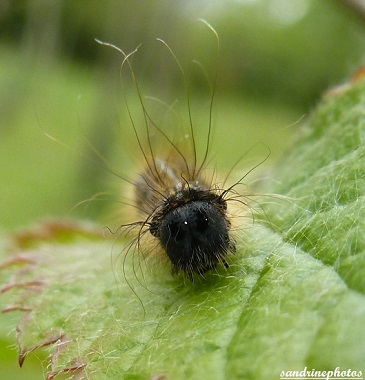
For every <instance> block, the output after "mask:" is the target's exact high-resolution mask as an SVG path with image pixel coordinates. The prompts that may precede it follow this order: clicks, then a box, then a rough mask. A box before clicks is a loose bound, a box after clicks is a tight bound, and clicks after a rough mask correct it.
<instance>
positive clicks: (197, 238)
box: [97, 22, 267, 281]
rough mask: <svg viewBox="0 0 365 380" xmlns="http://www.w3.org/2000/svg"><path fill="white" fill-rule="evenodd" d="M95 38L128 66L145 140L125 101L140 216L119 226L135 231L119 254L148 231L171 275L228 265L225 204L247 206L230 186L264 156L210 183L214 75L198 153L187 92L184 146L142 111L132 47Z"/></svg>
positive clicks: (135, 246) (139, 243) (139, 246)
mask: <svg viewBox="0 0 365 380" xmlns="http://www.w3.org/2000/svg"><path fill="white" fill-rule="evenodd" d="M205 24H206V25H207V26H208V27H209V28H210V29H211V30H212V31H213V32H214V34H215V36H216V38H217V42H218V45H217V46H218V48H219V39H218V35H217V33H216V32H215V30H214V29H213V28H212V27H211V26H210V25H209V24H207V23H206V22H205ZM159 41H160V42H161V43H162V44H163V45H164V46H165V47H166V48H167V49H168V51H169V52H170V53H171V55H172V56H173V58H174V59H175V61H176V63H177V65H178V67H179V69H180V71H181V72H182V74H183V76H184V72H183V69H182V67H181V65H180V63H179V60H178V59H177V57H176V56H175V54H174V53H173V51H172V50H171V49H170V47H169V46H168V45H167V44H166V43H165V42H164V41H162V40H159ZM97 42H99V43H100V44H102V45H107V46H111V47H112V48H114V49H116V50H117V51H118V52H120V53H121V54H122V55H123V62H122V64H121V72H122V70H123V68H124V67H125V66H127V67H128V68H129V72H130V74H131V77H132V79H133V82H134V85H135V88H136V89H137V94H138V97H139V103H140V106H141V109H142V112H143V116H144V123H145V134H146V136H145V140H146V142H144V141H142V138H141V136H140V134H139V133H138V132H137V127H136V125H135V121H134V119H133V117H132V115H131V112H130V110H129V106H128V102H127V101H126V106H127V109H128V113H129V117H130V121H131V124H132V127H133V130H134V133H135V137H136V139H137V142H138V145H139V149H140V152H141V153H142V157H143V163H144V169H142V170H141V172H140V173H138V174H137V175H136V179H135V180H133V181H129V182H130V183H131V185H132V186H133V189H134V208H135V209H136V210H137V214H138V218H140V220H137V221H134V222H132V223H126V224H123V226H122V228H127V229H128V228H131V229H134V228H136V229H137V231H138V233H137V237H136V238H135V239H134V240H133V241H132V242H131V243H130V245H129V246H128V248H127V251H126V253H125V254H126V255H127V254H128V253H129V252H130V250H133V252H138V253H141V251H143V239H144V238H145V237H146V236H150V237H152V238H153V239H155V240H156V241H157V242H158V244H157V245H158V246H159V247H158V248H157V249H160V250H162V251H164V252H165V254H166V256H167V257H168V259H169V260H170V262H171V265H172V272H173V273H174V274H177V273H179V272H182V273H183V274H185V275H187V276H188V278H190V280H192V281H193V279H194V275H203V274H204V273H206V272H208V271H210V270H212V269H215V268H216V267H217V266H218V265H223V266H224V267H226V268H228V267H229V265H228V263H227V260H226V259H227V256H228V255H229V254H230V253H233V252H235V249H236V242H235V239H234V237H233V232H232V223H231V219H230V214H229V211H228V206H229V204H231V203H238V204H239V205H240V206H242V207H248V204H247V202H246V200H245V197H244V196H242V195H240V194H239V193H238V192H237V191H236V190H235V188H236V187H237V186H238V185H240V184H242V180H243V179H244V178H245V177H246V176H247V175H248V174H249V173H250V172H251V171H252V170H254V169H255V168H256V167H257V166H259V165H260V164H261V163H262V162H263V161H264V160H263V161H261V162H260V163H259V164H257V165H255V166H254V167H253V168H252V169H251V170H249V171H248V172H246V173H245V175H244V176H242V177H241V178H240V179H239V180H238V181H236V182H235V183H234V184H233V185H231V186H229V187H225V183H226V180H227V178H228V176H229V174H230V173H229V174H228V175H227V177H226V179H225V180H224V181H222V182H221V183H218V182H216V177H215V175H212V174H211V175H210V177H209V175H208V174H207V167H208V166H209V163H210V160H209V148H210V139H211V133H212V131H211V129H212V108H213V100H214V92H215V84H216V78H215V81H214V85H213V89H212V95H211V101H210V110H209V123H208V127H207V136H206V144H205V148H204V152H203V154H201V155H200V156H199V154H198V151H197V145H196V141H195V130H194V124H193V121H192V115H191V108H190V104H189V94H188V95H187V98H188V114H189V115H188V116H189V117H188V119H189V139H190V142H191V145H190V147H189V149H187V147H186V143H183V144H181V143H178V142H176V141H175V140H174V139H173V138H171V137H169V135H168V133H166V131H164V130H163V129H162V128H161V127H160V126H159V125H158V123H156V122H155V121H154V120H153V118H152V117H151V116H150V114H149V112H148V111H147V109H146V107H145V105H144V102H143V99H142V95H141V93H140V90H139V85H138V82H137V79H136V77H135V74H134V71H133V67H132V63H131V60H132V57H133V56H134V54H135V53H136V52H137V49H136V50H134V51H133V52H132V53H130V54H126V53H125V52H123V51H122V50H121V49H120V48H118V47H116V46H114V45H112V44H110V43H107V42H102V41H99V40H97ZM152 131H153V133H154V134H157V136H158V139H160V140H163V141H164V142H165V143H167V145H168V149H166V150H165V151H164V152H160V153H159V155H157V153H156V152H155V149H154V142H153V141H152V134H153V133H152ZM198 157H201V158H200V159H199V158H198ZM266 159H267V157H266V158H265V160H266ZM239 161H240V160H239ZM239 161H237V163H238V162H239ZM232 169H233V168H232ZM128 230H129V229H128Z"/></svg>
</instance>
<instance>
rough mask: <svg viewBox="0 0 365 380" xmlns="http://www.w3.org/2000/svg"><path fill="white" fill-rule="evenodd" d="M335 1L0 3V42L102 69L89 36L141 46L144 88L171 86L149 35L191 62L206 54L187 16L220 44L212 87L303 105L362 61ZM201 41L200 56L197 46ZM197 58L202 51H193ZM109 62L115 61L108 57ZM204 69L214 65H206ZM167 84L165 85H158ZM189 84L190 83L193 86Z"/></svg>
mask: <svg viewBox="0 0 365 380" xmlns="http://www.w3.org/2000/svg"><path fill="white" fill-rule="evenodd" d="M344 4H345V2H342V3H341V2H340V1H338V2H336V1H332V0H323V1H314V0H299V1H290V0H270V1H269V0H256V1H255V0H251V1H248V0H225V1H224V0H223V1H209V0H204V1H199V2H196V1H192V0H190V1H181V0H174V1H170V0H159V1H157V0H151V1H147V2H146V1H142V0H137V1H116V0H108V1H103V2H100V1H90V2H87V5H86V3H85V2H83V1H79V0H76V1H62V2H60V1H42V0H38V1H30V2H18V1H10V0H8V1H6V0H4V1H3V5H2V6H1V7H0V33H1V35H2V39H3V40H4V39H5V40H6V41H13V42H16V43H18V42H19V41H20V42H21V43H22V44H23V47H24V48H27V49H31V50H32V51H33V53H34V52H36V53H41V54H44V55H47V56H48V58H52V57H53V58H57V59H59V57H60V56H63V57H67V56H68V57H69V58H71V59H77V60H82V61H84V62H86V63H87V65H88V66H90V65H98V64H100V63H101V62H104V63H105V62H108V64H110V62H111V54H110V52H106V51H102V50H101V49H98V48H97V47H96V46H95V43H94V38H96V37H97V38H100V39H104V40H107V41H111V42H113V43H115V44H116V45H118V46H121V47H122V48H123V49H125V50H126V51H130V50H132V49H134V48H135V47H136V46H138V45H139V44H143V45H144V48H143V54H144V55H145V57H148V65H146V64H145V60H143V59H141V60H139V63H137V65H141V66H142V67H143V69H144V71H145V77H144V78H147V79H148V80H150V81H155V82H156V83H160V81H161V79H165V81H167V82H169V83H171V84H172V85H174V83H175V81H174V79H175V78H176V75H177V74H178V73H176V70H174V69H173V68H172V66H171V67H169V66H165V65H164V62H163V61H162V60H161V49H157V45H156V43H155V41H154V39H155V38H156V37H159V38H162V39H164V40H166V41H167V42H168V43H169V44H170V45H171V46H173V47H174V50H175V51H176V53H177V54H178V55H179V57H181V56H183V57H186V59H187V60H191V57H192V55H193V52H194V51H200V53H201V54H200V55H201V56H204V55H205V56H206V57H211V56H212V44H211V43H210V42H209V39H208V38H207V33H203V32H202V31H201V30H200V31H199V30H197V27H196V25H194V23H195V20H196V19H197V18H205V19H207V20H208V21H209V22H211V23H212V24H213V25H214V26H215V28H216V29H217V31H218V33H219V35H220V38H221V42H222V43H221V46H222V58H221V83H220V85H221V89H222V88H224V89H225V90H226V91H230V92H232V91H237V92H239V93H241V92H249V93H251V94H253V95H254V96H256V97H264V98H273V99H276V100H280V101H286V102H291V103H293V104H294V105H295V106H297V107H300V108H301V109H306V107H308V106H309V105H313V104H314V102H315V99H316V98H317V97H318V95H319V94H320V93H321V92H322V91H323V89H324V88H326V87H328V86H330V85H333V84H335V83H336V82H338V80H341V79H342V78H344V76H346V75H347V74H348V73H349V72H352V71H353V70H354V67H356V66H357V65H358V64H359V63H360V62H362V59H363V58H364V51H365V39H364V33H365V28H364V23H362V22H361V21H362V20H361V18H360V17H358V16H357V15H356V14H355V12H353V11H352V10H351V9H348V8H346V7H345V6H344ZM202 40H206V41H207V42H206V44H205V45H206V46H205V47H203V48H202V44H201V41H202ZM202 50H203V53H202ZM114 58H115V57H114ZM211 63H212V65H214V64H215V62H211ZM167 78H168V79H167ZM197 80H198V79H197Z"/></svg>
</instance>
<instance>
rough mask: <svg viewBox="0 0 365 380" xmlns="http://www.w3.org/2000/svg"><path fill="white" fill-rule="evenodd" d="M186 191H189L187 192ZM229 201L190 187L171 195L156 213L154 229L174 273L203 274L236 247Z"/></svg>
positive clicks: (152, 227) (223, 259) (153, 223)
mask: <svg viewBox="0 0 365 380" xmlns="http://www.w3.org/2000/svg"><path fill="white" fill-rule="evenodd" d="M184 193H185V194H184ZM226 210H227V205H226V201H225V200H224V199H222V198H221V197H220V196H218V195H217V194H215V193H213V192H211V191H209V190H194V189H191V188H190V189H188V190H185V191H181V192H177V193H175V194H174V195H172V196H170V197H169V198H167V199H166V200H165V202H164V205H163V207H162V208H161V210H160V212H158V213H157V214H155V216H154V217H153V219H152V222H151V225H150V232H151V234H152V235H153V236H155V237H156V238H158V239H159V241H160V243H161V245H162V247H163V248H164V250H165V251H166V254H167V256H168V257H169V259H170V260H171V263H172V266H173V272H174V273H178V272H179V271H183V272H185V273H187V274H188V276H189V277H190V279H192V278H193V273H197V274H203V273H205V272H207V271H209V270H211V269H214V268H215V267H216V266H217V264H218V263H219V262H221V263H223V264H224V265H225V266H226V267H228V264H227V263H226V260H225V256H226V255H227V253H228V251H230V250H233V249H234V242H233V240H232V239H231V238H230V235H229V228H230V223H229V221H228V219H227V216H226Z"/></svg>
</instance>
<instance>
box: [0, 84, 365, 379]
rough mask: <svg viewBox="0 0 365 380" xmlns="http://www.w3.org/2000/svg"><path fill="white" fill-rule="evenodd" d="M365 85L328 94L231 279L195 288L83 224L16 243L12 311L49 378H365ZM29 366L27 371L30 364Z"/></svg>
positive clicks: (22, 339)
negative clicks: (349, 373) (309, 373)
mask: <svg viewBox="0 0 365 380" xmlns="http://www.w3.org/2000/svg"><path fill="white" fill-rule="evenodd" d="M364 137H365V84H364V83H363V82H358V83H357V84H355V85H351V86H348V88H345V89H344V90H342V91H337V92H333V93H330V94H329V95H328V96H327V97H326V98H325V99H324V100H323V101H322V103H321V104H320V105H319V107H318V108H317V110H316V111H315V112H314V113H313V115H311V117H310V118H309V120H308V121H307V125H306V130H305V132H304V133H303V136H302V137H301V138H300V139H299V140H298V141H297V142H296V144H295V149H293V152H292V154H290V155H288V156H287V157H286V158H285V160H284V162H283V164H282V165H281V166H279V167H278V168H277V172H276V175H275V183H272V184H269V185H268V192H270V193H276V194H279V195H280V196H271V197H267V196H262V198H261V200H259V203H260V204H261V206H262V208H263V210H264V213H262V215H261V218H259V219H258V220H257V221H256V223H255V224H254V225H247V226H246V228H245V233H244V235H243V236H242V237H241V238H240V239H239V241H238V246H239V247H240V249H239V250H238V251H237V253H236V255H234V257H232V258H231V259H230V268H229V269H227V270H226V269H224V268H219V269H218V270H217V271H216V272H215V271H214V272H212V273H209V274H207V275H206V276H205V278H199V279H197V281H195V282H194V283H191V282H190V281H188V280H186V281H185V280H184V279H183V278H181V277H178V276H177V277H173V276H172V275H171V274H170V268H169V265H167V264H166V262H165V261H164V260H163V258H161V257H151V258H149V259H148V260H145V261H143V260H140V258H139V257H138V255H137V254H136V253H135V252H134V251H133V250H131V251H129V254H128V255H127V256H125V255H124V253H123V252H125V251H124V248H125V245H126V244H127V241H126V239H124V240H123V239H122V238H118V237H117V234H115V235H112V236H111V238H106V237H104V236H103V229H102V228H101V227H97V226H91V225H89V224H85V223H81V222H80V223H76V224H71V223H61V222H55V223H45V224H43V225H40V226H38V227H37V228H34V229H33V230H29V231H24V232H23V233H21V234H18V235H16V236H14V237H13V240H12V242H11V245H10V246H11V250H10V251H11V252H10V253H9V256H8V261H6V262H5V263H4V264H3V265H2V270H1V272H0V274H1V276H2V279H3V280H2V282H3V283H4V284H5V285H4V286H3V295H2V297H1V298H2V302H3V303H4V304H7V305H9V306H8V307H7V308H5V311H11V310H13V311H14V310H20V311H22V312H23V313H24V315H23V317H22V318H21V320H20V322H19V325H18V328H17V339H18V345H19V350H20V359H19V360H20V363H21V364H23V361H24V359H25V357H26V356H27V355H28V354H29V353H30V352H32V351H35V350H39V349H41V348H42V349H43V350H44V351H45V352H46V353H47V354H48V355H49V356H48V357H49V362H48V364H47V365H46V366H45V368H46V371H47V372H48V377H49V378H53V377H54V376H56V375H58V374H62V373H64V374H65V375H66V377H68V376H69V377H73V376H76V375H77V376H79V377H77V376H76V377H77V378H82V377H83V376H84V378H88V379H151V378H153V377H154V376H155V378H158V377H156V376H158V375H161V376H160V377H159V378H163V377H162V375H165V376H166V377H167V378H168V379H200V378H209V379H217V380H221V379H230V380H231V379H278V378H279V377H280V375H281V373H282V371H290V370H296V371H301V370H303V368H305V367H307V368H308V370H312V369H316V370H321V371H324V370H334V369H335V368H336V367H340V369H341V370H348V369H351V370H357V371H359V370H364V369H365V368H364V358H365V329H364V326H365V297H364V292H365V280H364V278H365V276H364V273H365V250H364V247H365V233H364V231H365V222H364V221H365V204H364V194H365V160H364V155H365V144H364ZM25 365H26V364H25Z"/></svg>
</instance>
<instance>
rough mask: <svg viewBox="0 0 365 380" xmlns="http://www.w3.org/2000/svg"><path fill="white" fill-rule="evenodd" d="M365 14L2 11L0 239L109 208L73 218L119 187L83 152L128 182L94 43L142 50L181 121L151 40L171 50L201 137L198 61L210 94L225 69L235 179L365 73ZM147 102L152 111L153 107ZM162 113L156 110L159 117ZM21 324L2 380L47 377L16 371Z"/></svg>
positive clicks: (16, 5) (202, 89)
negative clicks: (251, 151)
mask: <svg viewBox="0 0 365 380" xmlns="http://www.w3.org/2000/svg"><path fill="white" fill-rule="evenodd" d="M362 4H364V2H361V1H359V2H357V1H340V0H337V1H336V0H321V1H318V0H295V1H293V0H270V1H269V0H222V1H219V0H201V1H194V0H180V1H178V0H170V1H167V0H158V1H157V0H148V1H141V0H133V1H132V0H131V1H123V0H120V1H115V0H109V1H108V0H105V1H93V0H92V1H79V0H67V1H60V0H57V1H55V0H54V1H53V0H43V1H42V0H29V1H18V0H2V1H1V3H0V183H1V191H0V209H1V212H0V228H1V229H2V231H7V230H14V229H18V228H21V227H24V226H29V225H30V224H32V223H33V222H35V221H37V220H41V219H44V218H49V217H62V218H63V217H82V218H98V217H99V215H102V214H103V206H104V204H107V203H108V202H92V203H90V204H89V205H88V206H87V207H84V206H81V207H77V208H74V206H75V205H76V204H78V202H80V201H82V200H85V199H87V198H89V197H92V196H93V195H94V194H96V193H98V192H101V191H108V189H110V187H109V184H111V183H113V181H114V182H115V181H116V180H115V179H114V180H112V179H111V177H112V176H110V174H109V173H108V172H107V171H106V170H105V169H103V168H102V167H101V165H98V164H96V162H95V160H93V159H91V160H90V159H87V158H85V156H87V157H92V156H93V152H92V149H91V148H90V146H89V144H88V142H90V143H91V145H92V146H93V147H95V149H96V150H97V151H98V152H100V154H102V155H103V156H104V157H106V159H107V160H108V161H109V162H111V165H112V167H113V168H115V170H116V171H117V172H118V173H120V174H121V175H123V174H125V173H126V172H128V170H130V168H131V167H133V165H134V164H135V163H136V162H135V161H138V158H134V154H135V153H136V151H135V143H131V140H130V139H131V137H132V131H131V124H130V121H129V119H128V115H127V113H126V110H125V107H123V94H122V93H121V82H120V75H119V74H120V73H119V69H120V63H121V56H120V55H118V53H117V52H116V51H115V50H113V49H110V48H107V47H105V46H101V45H99V44H97V43H96V42H95V38H98V39H100V40H104V41H108V42H111V43H113V44H115V45H117V46H119V47H121V48H122V49H123V50H124V51H126V52H130V51H132V50H134V49H135V48H136V47H137V46H139V45H140V44H142V45H141V46H140V48H139V51H138V53H137V54H136V56H135V57H134V59H133V64H134V67H135V71H136V74H137V77H138V80H139V83H140V85H141V88H142V92H143V94H146V95H149V96H154V97H156V98H158V99H160V100H162V101H163V102H166V103H167V104H172V103H173V102H174V100H175V99H179V107H178V108H179V112H180V111H181V112H182V113H185V117H186V103H184V100H186V97H185V94H184V86H183V80H182V78H181V75H180V72H179V69H178V67H177V65H176V64H175V63H174V61H173V59H172V57H171V55H169V53H168V51H167V49H166V48H164V47H163V45H162V44H161V43H159V42H158V41H156V38H157V37H158V38H161V39H163V40H164V41H166V42H167V43H168V44H169V46H170V47H171V48H172V49H173V50H174V52H175V54H176V56H177V57H178V58H179V60H180V63H181V65H182V66H183V67H184V71H185V74H186V78H187V80H188V82H189V85H190V86H191V98H192V99H191V104H192V112H193V117H194V125H195V128H196V129H197V130H199V133H200V130H201V131H202V132H201V133H202V136H204V131H206V127H207V117H208V116H209V115H208V112H209V100H210V95H209V86H208V85H207V82H206V80H205V78H204V73H203V72H202V70H200V69H199V65H196V64H193V63H192V61H193V60H194V59H196V60H198V61H199V62H200V63H201V66H203V67H204V69H205V70H206V72H207V74H208V76H209V77H210V80H211V82H212V78H213V77H214V71H215V69H216V67H217V65H218V68H219V79H218V82H217V96H216V107H215V108H214V115H213V116H214V123H213V125H214V135H213V148H212V151H213V152H214V151H215V150H216V151H217V154H216V156H215V158H216V159H217V161H220V162H221V166H222V168H224V167H225V168H229V167H230V165H232V164H233V163H234V162H235V160H236V159H237V158H238V157H239V156H240V154H242V152H243V151H245V150H246V149H248V148H250V147H251V146H253V145H254V144H255V143H256V142H258V141H259V142H262V143H264V144H266V145H267V146H268V147H269V148H270V149H271V151H272V154H271V156H270V158H269V160H268V163H267V164H268V165H269V166H268V167H270V166H274V163H275V160H276V159H278V158H279V157H280V155H281V154H283V152H284V151H285V149H287V148H289V147H290V144H291V143H292V142H293V141H295V140H293V139H292V136H293V135H295V133H296V132H297V130H298V129H299V128H300V121H301V120H302V118H303V116H305V115H307V114H308V113H309V112H310V111H311V109H312V108H313V107H314V106H315V104H316V102H317V101H318V99H319V98H320V96H321V94H322V93H323V92H324V91H325V90H327V89H328V88H330V87H331V86H333V85H336V84H339V83H341V82H343V81H344V80H346V79H348V78H349V77H351V75H352V74H353V72H354V71H356V70H357V69H358V68H359V67H360V66H362V65H363V64H364V60H365V22H364V12H365V11H364V10H362V9H361V6H362ZM198 18H203V19H205V20H207V21H208V22H209V23H210V24H212V25H213V26H214V28H215V29H216V31H217V33H218V34H219V38H220V58H219V59H218V60H217V59H216V46H215V38H214V35H213V34H212V33H211V32H210V31H209V29H208V28H206V27H204V25H203V24H202V23H199V22H197V19H198ZM129 85H130V81H129V80H128V75H127V78H126V87H125V90H126V92H127V93H128V94H127V98H128V101H129V104H130V107H131V108H132V109H133V112H134V113H133V115H134V117H135V120H136V121H137V123H138V122H139V121H141V120H142V119H141V115H140V111H138V102H137V100H136V96H135V91H134V89H133V87H129ZM129 91H130V94H129ZM133 94H134V95H133ZM145 101H146V104H149V102H150V103H152V106H153V107H154V109H155V108H156V104H157V102H156V101H154V102H153V101H149V100H148V99H146V100H145ZM156 109H157V111H158V110H160V112H161V110H164V107H163V106H161V107H160V108H159V107H157V108H156ZM138 112H139V115H138ZM162 113H163V112H162ZM142 124H143V123H142ZM47 135H51V136H53V137H54V138H56V139H57V140H58V141H59V143H57V142H54V141H53V140H52V139H50V138H49V137H47ZM218 142H219V144H218ZM217 147H219V149H217ZM264 152H265V149H264ZM266 153H267V151H266ZM266 153H263V154H264V155H265V154H266ZM259 154H261V155H262V151H261V152H259ZM261 158H262V157H261ZM255 159H256V158H255ZM254 162H255V161H254ZM256 163H257V161H256ZM248 165H249V164H248ZM251 165H252V163H251ZM0 301H1V300H0ZM0 303H1V302H0ZM1 305H2V304H1ZM18 317H20V316H19V315H13V316H11V315H4V316H2V317H1V323H0V326H1V327H0V333H1V336H2V337H6V336H7V334H8V338H3V339H2V340H0V347H1V348H0V378H1V379H18V378H19V379H41V378H43V377H42V376H43V375H42V358H36V357H35V356H33V357H32V358H29V359H30V360H28V359H27V360H26V362H25V368H23V369H21V370H19V369H18V368H17V366H16V350H14V349H10V348H9V347H10V346H11V345H13V343H14V331H13V330H11V331H10V332H8V330H9V326H13V324H11V321H13V323H14V321H15V320H16V319H17V318H18ZM43 364H44V363H43Z"/></svg>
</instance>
